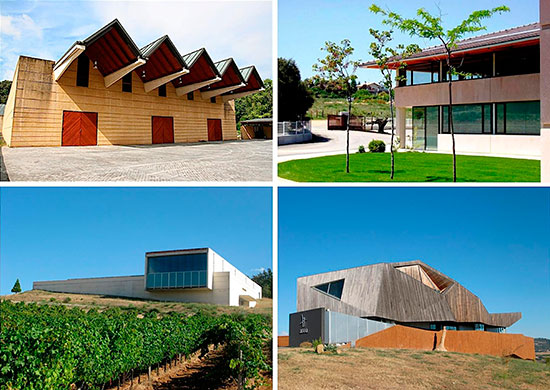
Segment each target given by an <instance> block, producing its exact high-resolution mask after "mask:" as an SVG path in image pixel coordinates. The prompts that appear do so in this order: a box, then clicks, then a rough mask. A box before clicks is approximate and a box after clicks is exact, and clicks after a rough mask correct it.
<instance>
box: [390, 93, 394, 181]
mask: <svg viewBox="0 0 550 390" xmlns="http://www.w3.org/2000/svg"><path fill="white" fill-rule="evenodd" d="M391 93H392V90H391V89H390V114H391V141H390V152H391V173H390V179H391V180H393V173H394V164H395V162H394V159H393V137H394V134H395V124H394V122H395V121H394V119H393V97H392V94H391Z"/></svg>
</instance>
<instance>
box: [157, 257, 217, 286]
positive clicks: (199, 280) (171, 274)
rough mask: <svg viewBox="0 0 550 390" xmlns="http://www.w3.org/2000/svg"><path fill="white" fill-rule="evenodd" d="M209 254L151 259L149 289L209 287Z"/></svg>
mask: <svg viewBox="0 0 550 390" xmlns="http://www.w3.org/2000/svg"><path fill="white" fill-rule="evenodd" d="M207 268H208V255H207V253H196V254H184V255H173V256H158V257H150V258H149V260H148V264H147V275H146V286H147V288H188V287H206V286H207Z"/></svg>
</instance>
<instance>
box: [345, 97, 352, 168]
mask: <svg viewBox="0 0 550 390" xmlns="http://www.w3.org/2000/svg"><path fill="white" fill-rule="evenodd" d="M350 121H351V96H349V97H348V125H347V128H346V173H349V122H350Z"/></svg>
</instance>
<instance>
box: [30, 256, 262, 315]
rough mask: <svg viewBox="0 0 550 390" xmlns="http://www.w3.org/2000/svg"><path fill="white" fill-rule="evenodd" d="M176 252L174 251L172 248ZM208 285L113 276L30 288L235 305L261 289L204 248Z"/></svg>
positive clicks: (41, 283)
mask: <svg viewBox="0 0 550 390" xmlns="http://www.w3.org/2000/svg"><path fill="white" fill-rule="evenodd" d="M174 252H178V251H174ZM208 258H209V260H208V261H209V267H208V268H209V279H210V281H209V286H208V287H206V288H192V289H166V290H151V291H147V290H146V289H145V277H144V276H143V275H137V276H116V277H106V278H79V279H67V280H55V281H44V282H34V283H33V289H37V290H46V291H55V292H67V293H75V294H99V295H112V296H120V297H128V298H139V299H151V300H160V301H174V302H199V303H212V304H216V305H230V306H239V297H240V296H241V295H246V296H250V297H252V298H253V299H260V298H261V297H262V288H261V287H260V286H259V285H258V284H256V283H254V282H253V281H252V280H251V279H249V278H248V277H247V276H246V275H245V274H243V273H242V272H241V271H239V270H238V269H237V268H235V267H234V266H233V265H231V264H230V263H229V262H228V261H227V260H225V259H224V258H223V257H221V256H220V255H219V254H217V253H216V252H214V251H213V250H212V249H208Z"/></svg>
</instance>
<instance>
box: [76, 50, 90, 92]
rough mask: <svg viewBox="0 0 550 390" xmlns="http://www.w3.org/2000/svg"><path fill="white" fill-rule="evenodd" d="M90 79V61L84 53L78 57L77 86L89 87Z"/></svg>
mask: <svg viewBox="0 0 550 390" xmlns="http://www.w3.org/2000/svg"><path fill="white" fill-rule="evenodd" d="M89 78H90V60H89V59H88V56H87V55H86V54H84V53H82V54H81V55H80V56H79V57H78V63H77V66H76V86H77V87H87V86H88V81H89Z"/></svg>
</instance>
